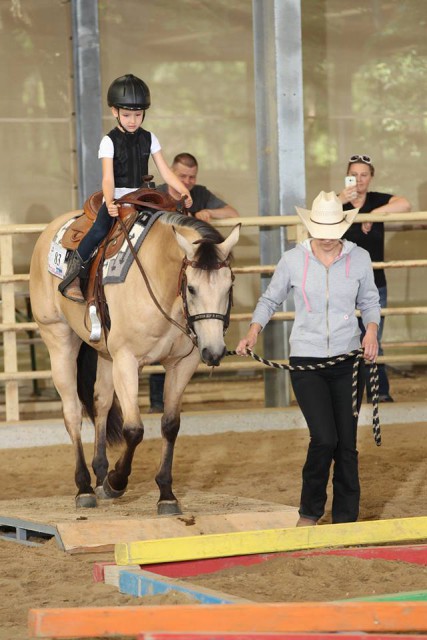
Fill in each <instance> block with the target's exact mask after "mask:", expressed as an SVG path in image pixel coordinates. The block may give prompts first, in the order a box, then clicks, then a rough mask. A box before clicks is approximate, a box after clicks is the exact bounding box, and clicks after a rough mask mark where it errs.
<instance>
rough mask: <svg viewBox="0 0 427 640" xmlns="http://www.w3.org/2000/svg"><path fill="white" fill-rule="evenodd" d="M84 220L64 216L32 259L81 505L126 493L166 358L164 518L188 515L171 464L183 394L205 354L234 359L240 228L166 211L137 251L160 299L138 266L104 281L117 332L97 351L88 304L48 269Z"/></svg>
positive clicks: (34, 293) (213, 361)
mask: <svg viewBox="0 0 427 640" xmlns="http://www.w3.org/2000/svg"><path fill="white" fill-rule="evenodd" d="M75 215H76V214H75V212H72V213H67V214H65V215H63V216H61V217H59V218H57V219H56V220H54V221H53V222H52V223H51V224H49V226H48V227H47V228H46V230H45V231H44V232H43V233H42V234H41V236H40V237H39V239H38V241H37V243H36V246H35V249H34V253H33V256H32V260H31V267H30V296H31V305H32V310H33V314H34V318H35V320H36V322H37V324H38V325H39V328H40V333H41V337H42V338H43V340H44V342H45V343H46V345H47V348H48V350H49V354H50V359H51V368H52V377H53V382H54V384H55V387H56V389H57V390H58V393H59V395H60V396H61V399H62V405H63V415H64V422H65V426H66V428H67V431H68V433H69V434H70V437H71V440H72V443H73V447H74V453H75V459H76V466H75V482H76V485H77V490H78V491H77V496H76V504H77V506H79V507H94V506H96V503H97V497H98V498H115V497H120V496H121V495H123V493H124V492H125V490H126V487H127V484H128V479H129V476H130V474H131V469H132V461H133V457H134V453H135V449H136V447H137V446H138V444H140V442H141V441H142V439H143V435H144V427H143V423H142V420H141V416H140V412H139V406H138V382H139V371H140V369H141V367H143V366H144V365H148V364H152V363H155V362H161V363H162V364H163V365H164V367H165V370H166V380H165V398H164V405H165V411H164V414H163V417H162V421H161V431H162V439H163V446H162V455H161V462H160V467H159V470H158V473H157V475H156V482H157V485H158V487H159V490H160V497H159V502H158V513H159V514H165V513H168V514H174V513H180V510H179V505H178V501H177V499H176V497H175V495H174V493H173V491H172V462H173V453H174V445H175V441H176V438H177V435H178V431H179V427H180V411H181V402H182V395H183V392H184V389H185V387H186V386H187V384H188V382H189V380H190V379H191V377H192V375H193V373H194V371H195V370H196V368H197V365H198V363H199V361H200V358H201V359H202V360H203V361H204V362H205V363H206V364H207V365H209V366H217V365H218V364H219V363H220V361H221V359H222V357H223V356H224V355H225V352H226V348H225V343H224V333H225V329H226V327H227V325H228V317H229V312H230V305H231V291H232V282H233V275H232V271H231V268H230V264H229V259H230V254H231V251H232V248H233V246H234V245H235V244H236V242H237V240H238V237H239V229H240V225H237V226H236V227H234V229H233V230H232V231H231V233H230V234H229V236H228V237H227V238H226V239H225V240H224V238H223V237H222V236H221V234H220V233H219V232H218V231H216V230H215V229H214V228H213V227H212V226H211V225H209V224H208V223H206V222H202V221H200V220H196V219H195V218H190V217H187V216H184V215H181V214H178V213H171V212H165V213H164V214H163V215H161V216H160V218H159V219H158V220H157V221H156V222H155V223H154V224H153V226H152V227H151V229H150V231H149V233H148V235H147V237H146V239H145V240H144V242H143V244H142V246H141V248H140V249H139V251H138V258H139V262H140V265H141V267H142V269H143V271H144V273H145V276H146V278H147V281H148V282H149V285H150V288H151V290H152V293H151V294H150V292H149V290H148V288H147V285H146V283H145V281H144V278H143V277H142V274H141V272H140V269H139V267H138V264H137V263H136V262H134V263H133V264H132V266H131V268H130V270H129V272H128V275H127V277H126V279H125V281H124V282H123V283H119V284H108V285H105V298H106V302H107V304H108V312H109V317H110V320H111V327H110V330H109V331H108V333H107V334H105V333H103V335H102V337H101V340H100V341H99V342H98V343H96V344H91V345H90V346H88V345H89V334H90V332H89V329H88V328H87V326H86V322H85V315H86V309H85V307H84V306H83V305H77V304H75V303H74V302H72V301H70V300H68V299H67V298H65V297H63V296H62V295H61V294H60V293H59V292H58V279H57V278H56V277H55V276H53V275H52V274H51V273H49V272H48V270H47V256H48V253H49V249H50V246H51V242H52V239H53V238H54V237H55V235H56V233H57V231H58V230H59V229H60V228H61V227H62V226H63V225H64V224H65V223H66V222H67V221H68V220H70V218H72V217H73V216H75ZM88 358H89V361H90V365H89V364H88ZM116 396H117V398H118V401H119V403H120V408H119V407H118V405H117V403H116V401H115V400H116ZM82 405H83V406H84V408H85V409H86V410H87V412H88V414H89V416H90V417H92V418H93V422H94V426H95V445H94V456H93V460H92V468H93V471H94V474H95V477H96V483H95V490H94V489H93V488H92V484H91V475H90V472H89V469H88V467H87V464H86V461H85V456H84V452H83V447H82V441H81V424H82V410H83V407H82ZM121 439H123V440H124V448H123V452H122V454H121V455H120V457H119V458H118V460H117V462H116V464H115V466H114V468H113V469H111V470H110V471H108V460H107V455H106V445H107V442H108V443H113V442H115V441H118V440H121Z"/></svg>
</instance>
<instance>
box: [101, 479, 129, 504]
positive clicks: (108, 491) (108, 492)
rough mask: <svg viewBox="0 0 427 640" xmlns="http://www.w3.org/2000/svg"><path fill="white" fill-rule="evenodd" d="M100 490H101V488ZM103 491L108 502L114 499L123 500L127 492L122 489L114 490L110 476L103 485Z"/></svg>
mask: <svg viewBox="0 0 427 640" xmlns="http://www.w3.org/2000/svg"><path fill="white" fill-rule="evenodd" d="M99 488H100V489H101V487H99ZM97 489H98V487H97ZM102 489H103V492H104V499H107V500H112V499H113V498H121V497H122V495H123V494H124V493H125V491H126V489H121V490H120V491H117V490H116V489H113V487H112V486H111V485H110V483H109V482H108V476H106V477H105V479H104V482H103V483H102Z"/></svg>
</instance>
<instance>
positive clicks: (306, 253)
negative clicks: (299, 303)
mask: <svg viewBox="0 0 427 640" xmlns="http://www.w3.org/2000/svg"><path fill="white" fill-rule="evenodd" d="M308 260H309V255H308V251H306V252H305V260H304V273H303V276H302V297H303V298H304V302H305V306H306V309H307V311H308V312H309V313H310V312H311V307H310V303H309V301H308V298H307V295H306V293H305V283H306V281H307V271H308Z"/></svg>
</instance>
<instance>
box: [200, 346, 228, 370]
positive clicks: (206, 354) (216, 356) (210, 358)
mask: <svg viewBox="0 0 427 640" xmlns="http://www.w3.org/2000/svg"><path fill="white" fill-rule="evenodd" d="M225 352H226V348H225V347H224V348H223V350H222V352H221V353H213V352H212V351H211V350H210V349H208V348H206V347H205V348H204V349H202V354H201V355H202V360H203V362H204V363H205V364H207V365H209V366H210V367H217V366H218V365H219V363H220V362H221V360H222V358H223V357H224V355H225Z"/></svg>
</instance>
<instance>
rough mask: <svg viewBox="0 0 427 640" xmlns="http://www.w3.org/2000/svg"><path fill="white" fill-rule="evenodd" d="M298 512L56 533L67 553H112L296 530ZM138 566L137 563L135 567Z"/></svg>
mask: <svg viewBox="0 0 427 640" xmlns="http://www.w3.org/2000/svg"><path fill="white" fill-rule="evenodd" d="M297 520H298V510H297V509H296V508H295V507H284V508H283V509H280V510H277V511H248V512H247V513H216V514H207V515H202V514H200V515H197V516H196V517H193V518H189V517H185V516H172V517H169V518H141V519H132V518H129V519H119V520H114V519H111V520H108V522H106V521H105V520H80V521H78V522H76V521H71V522H58V524H57V530H58V533H59V535H60V536H61V540H62V543H63V545H64V548H65V550H66V551H69V552H72V553H76V552H82V551H85V550H86V551H96V550H102V551H105V550H113V548H114V545H115V544H116V543H117V542H120V541H123V540H126V541H140V540H151V539H158V538H165V537H167V538H169V539H176V538H178V537H191V538H193V537H194V536H199V535H205V534H213V533H227V532H232V531H246V530H248V529H254V530H259V529H260V530H263V529H265V528H266V527H284V528H286V527H292V528H293V527H295V524H296V522H297ZM133 564H135V563H133Z"/></svg>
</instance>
